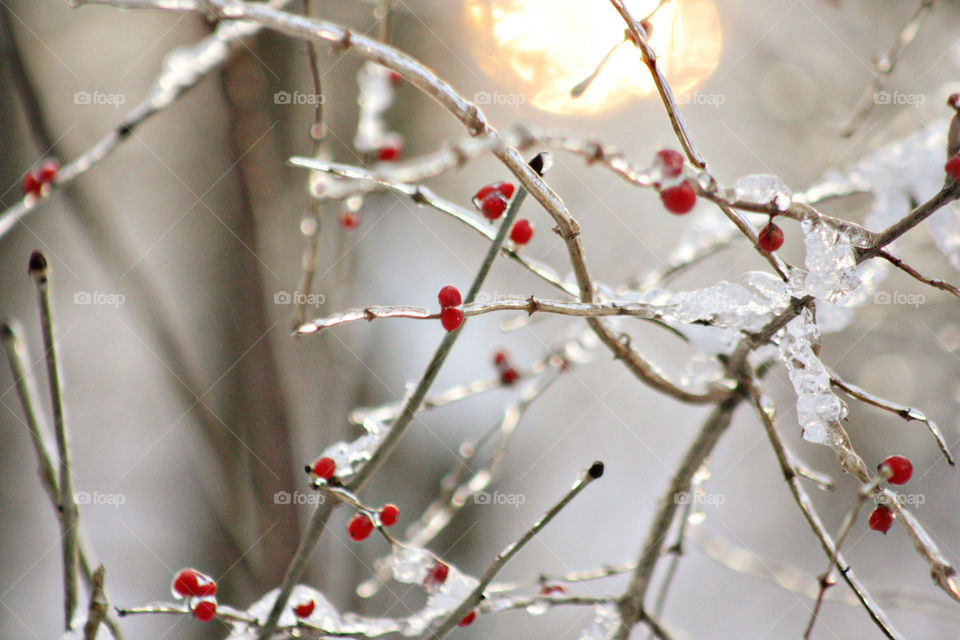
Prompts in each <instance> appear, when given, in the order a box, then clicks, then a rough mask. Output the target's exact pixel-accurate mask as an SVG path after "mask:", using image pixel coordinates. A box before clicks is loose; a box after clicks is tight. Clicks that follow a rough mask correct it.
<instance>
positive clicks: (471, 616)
mask: <svg viewBox="0 0 960 640" xmlns="http://www.w3.org/2000/svg"><path fill="white" fill-rule="evenodd" d="M476 618H477V612H476V611H471V612H470V613H468V614H467V615H465V616H463V620H461V621H460V622H458V623H457V626H458V627H469V626H470V625H471V624H473V621H474V620H476Z"/></svg>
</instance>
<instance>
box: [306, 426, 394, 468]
mask: <svg viewBox="0 0 960 640" xmlns="http://www.w3.org/2000/svg"><path fill="white" fill-rule="evenodd" d="M362 424H363V428H364V429H365V430H366V431H367V432H366V433H365V434H363V435H362V436H360V437H359V438H357V439H356V440H351V441H350V442H344V441H340V442H335V443H334V444H332V445H330V446H329V447H327V448H326V449H324V450H323V453H321V454H320V456H319V457H328V458H331V459H333V461H334V462H336V463H337V477H338V478H339V479H340V480H341V481H343V482H347V481H349V480H350V478H352V477H353V476H354V474H356V472H357V470H358V469H359V467H360V466H361V465H362V464H363V463H366V462H367V461H369V460H370V457H371V456H372V455H373V452H374V451H376V449H377V447H378V446H380V443H381V442H382V441H383V439H384V438H385V437H386V435H387V432H388V431H389V430H390V428H389V427H387V425H385V424H383V423H382V422H380V421H379V420H375V419H374V418H372V417H370V416H366V417H365V418H364V420H363V422H362Z"/></svg>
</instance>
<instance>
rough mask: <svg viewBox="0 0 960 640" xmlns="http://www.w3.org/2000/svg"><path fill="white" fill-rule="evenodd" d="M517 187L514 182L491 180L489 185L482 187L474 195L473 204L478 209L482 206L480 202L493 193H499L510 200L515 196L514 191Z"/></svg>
mask: <svg viewBox="0 0 960 640" xmlns="http://www.w3.org/2000/svg"><path fill="white" fill-rule="evenodd" d="M514 190H515V187H514V185H513V183H512V182H491V183H490V184H488V185H485V186H483V187H480V189H479V190H478V191H477V192H476V193H475V194H474V195H473V206H475V207H476V208H477V209H479V208H480V203H481V202H482V201H483V199H484V198H486V197H487V196H488V195H490V194H491V193H494V192H496V193H499V194H500V195H502V196H503V197H504V198H506V199H507V200H509V199H510V198H512V197H513V192H514Z"/></svg>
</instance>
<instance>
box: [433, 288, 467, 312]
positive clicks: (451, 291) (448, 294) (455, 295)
mask: <svg viewBox="0 0 960 640" xmlns="http://www.w3.org/2000/svg"><path fill="white" fill-rule="evenodd" d="M437 300H439V301H440V308H441V309H446V308H447V307H459V306H460V303H461V302H463V299H462V298H461V297H460V290H459V289H457V288H456V287H454V286H453V285H449V284H448V285H447V286H445V287H444V288H443V289H440V293H438V294H437Z"/></svg>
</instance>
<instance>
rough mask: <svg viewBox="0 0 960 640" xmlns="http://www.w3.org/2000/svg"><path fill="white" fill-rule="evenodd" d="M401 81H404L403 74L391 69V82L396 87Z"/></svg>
mask: <svg viewBox="0 0 960 640" xmlns="http://www.w3.org/2000/svg"><path fill="white" fill-rule="evenodd" d="M401 82H403V76H402V75H400V74H399V73H397V72H396V71H392V70H391V71H390V84H392V85H393V86H395V87H396V86H398V85H399V84H400V83H401Z"/></svg>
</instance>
